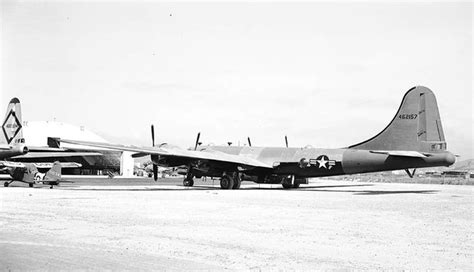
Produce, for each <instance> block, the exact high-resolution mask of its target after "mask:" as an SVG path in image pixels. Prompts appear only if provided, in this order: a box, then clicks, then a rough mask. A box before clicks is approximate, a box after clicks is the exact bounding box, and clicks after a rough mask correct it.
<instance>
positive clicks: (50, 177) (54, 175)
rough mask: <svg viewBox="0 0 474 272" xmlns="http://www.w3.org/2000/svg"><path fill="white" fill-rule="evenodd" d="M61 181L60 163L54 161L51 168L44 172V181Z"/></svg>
mask: <svg viewBox="0 0 474 272" xmlns="http://www.w3.org/2000/svg"><path fill="white" fill-rule="evenodd" d="M60 179H61V163H60V162H58V161H55V162H54V164H53V167H51V169H50V170H49V171H48V172H46V175H45V177H44V180H46V181H58V180H60Z"/></svg>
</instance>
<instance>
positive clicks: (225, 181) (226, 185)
mask: <svg viewBox="0 0 474 272" xmlns="http://www.w3.org/2000/svg"><path fill="white" fill-rule="evenodd" d="M232 187H234V179H233V178H232V177H231V176H228V175H224V176H223V177H222V178H221V189H224V190H229V189H232Z"/></svg>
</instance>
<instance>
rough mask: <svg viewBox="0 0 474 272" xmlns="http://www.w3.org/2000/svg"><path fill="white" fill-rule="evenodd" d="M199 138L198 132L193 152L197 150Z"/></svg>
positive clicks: (199, 133)
mask: <svg viewBox="0 0 474 272" xmlns="http://www.w3.org/2000/svg"><path fill="white" fill-rule="evenodd" d="M200 137H201V132H198V135H197V137H196V144H195V145H194V150H196V149H197V148H198V145H199V144H200V143H199V138H200Z"/></svg>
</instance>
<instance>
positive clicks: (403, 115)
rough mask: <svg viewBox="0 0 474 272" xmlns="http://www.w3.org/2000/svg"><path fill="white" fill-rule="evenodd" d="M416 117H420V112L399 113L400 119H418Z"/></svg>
mask: <svg viewBox="0 0 474 272" xmlns="http://www.w3.org/2000/svg"><path fill="white" fill-rule="evenodd" d="M416 117H418V114H416V113H412V114H400V115H398V118H399V119H410V120H413V119H416Z"/></svg>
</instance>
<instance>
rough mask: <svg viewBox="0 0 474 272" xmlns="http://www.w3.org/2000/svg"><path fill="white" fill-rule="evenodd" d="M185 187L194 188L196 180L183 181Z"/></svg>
mask: <svg viewBox="0 0 474 272" xmlns="http://www.w3.org/2000/svg"><path fill="white" fill-rule="evenodd" d="M183 185H184V186H186V187H192V186H194V180H193V179H184V180H183Z"/></svg>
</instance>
